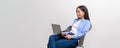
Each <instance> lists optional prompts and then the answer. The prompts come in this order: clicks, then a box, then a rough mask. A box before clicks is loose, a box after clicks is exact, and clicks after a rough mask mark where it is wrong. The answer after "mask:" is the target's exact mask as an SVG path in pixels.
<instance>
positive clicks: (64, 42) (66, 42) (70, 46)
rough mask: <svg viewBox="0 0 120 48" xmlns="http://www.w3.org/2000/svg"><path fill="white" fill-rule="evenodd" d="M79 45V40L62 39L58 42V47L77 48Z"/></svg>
mask: <svg viewBox="0 0 120 48" xmlns="http://www.w3.org/2000/svg"><path fill="white" fill-rule="evenodd" d="M77 45H78V40H75V39H61V40H58V41H57V42H56V47H57V48H75V47H76V46H77Z"/></svg>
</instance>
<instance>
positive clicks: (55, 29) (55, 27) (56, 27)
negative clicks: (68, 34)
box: [52, 24, 61, 34]
mask: <svg viewBox="0 0 120 48" xmlns="http://www.w3.org/2000/svg"><path fill="white" fill-rule="evenodd" d="M52 29H53V33H54V34H59V33H60V32H61V27H60V25H58V24H52Z"/></svg>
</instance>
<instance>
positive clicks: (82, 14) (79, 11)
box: [76, 8, 85, 19]
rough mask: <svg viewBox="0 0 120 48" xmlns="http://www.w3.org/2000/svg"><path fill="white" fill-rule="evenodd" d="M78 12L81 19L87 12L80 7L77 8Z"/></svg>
mask: <svg viewBox="0 0 120 48" xmlns="http://www.w3.org/2000/svg"><path fill="white" fill-rule="evenodd" d="M76 14H77V17H78V18H80V19H81V18H84V14H85V13H84V12H83V11H82V10H81V9H80V8H77V10H76Z"/></svg>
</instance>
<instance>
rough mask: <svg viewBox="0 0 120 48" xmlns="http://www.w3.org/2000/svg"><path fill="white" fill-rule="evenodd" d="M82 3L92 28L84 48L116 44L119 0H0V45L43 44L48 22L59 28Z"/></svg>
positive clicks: (42, 47)
mask: <svg viewBox="0 0 120 48" xmlns="http://www.w3.org/2000/svg"><path fill="white" fill-rule="evenodd" d="M79 5H86V6H87V8H88V10H89V14H90V18H91V23H92V26H93V28H92V29H91V31H89V32H88V34H87V36H86V38H85V42H84V46H85V48H120V46H119V45H120V35H119V34H120V33H119V32H120V29H119V28H120V22H119V20H120V19H119V17H120V13H119V11H120V3H119V0H0V48H47V42H48V37H49V36H50V35H51V34H53V33H52V27H51V24H52V23H56V24H60V25H61V28H62V30H64V29H65V28H66V27H67V26H69V25H71V24H72V21H73V19H75V18H76V13H75V12H76V7H77V6H79Z"/></svg>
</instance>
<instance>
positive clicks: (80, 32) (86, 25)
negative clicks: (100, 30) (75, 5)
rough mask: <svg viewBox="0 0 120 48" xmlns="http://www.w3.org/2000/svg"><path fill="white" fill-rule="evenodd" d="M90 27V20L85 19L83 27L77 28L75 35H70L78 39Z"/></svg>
mask: <svg viewBox="0 0 120 48" xmlns="http://www.w3.org/2000/svg"><path fill="white" fill-rule="evenodd" d="M89 28H90V21H87V22H86V23H85V25H84V27H83V29H81V30H78V31H77V32H78V33H77V34H76V35H72V36H73V38H74V39H78V38H80V37H81V36H83V35H85V34H86V33H87V31H88V30H89Z"/></svg>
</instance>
